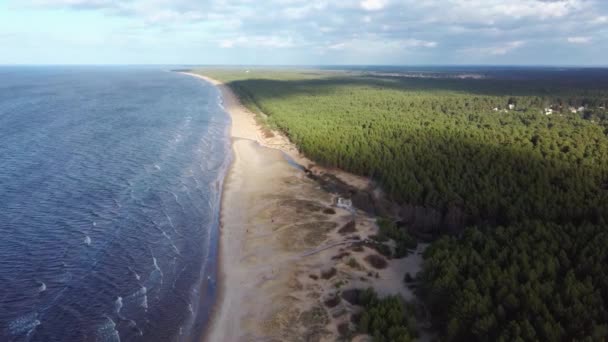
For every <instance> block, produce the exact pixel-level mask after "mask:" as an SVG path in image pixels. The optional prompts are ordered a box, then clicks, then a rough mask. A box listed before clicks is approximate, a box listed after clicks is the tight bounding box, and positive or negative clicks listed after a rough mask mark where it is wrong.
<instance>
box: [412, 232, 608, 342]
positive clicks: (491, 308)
mask: <svg viewBox="0 0 608 342" xmlns="http://www.w3.org/2000/svg"><path fill="white" fill-rule="evenodd" d="M606 246H608V231H607V230H606V227H600V226H597V225H591V224H583V225H580V226H575V225H572V224H567V225H556V224H547V223H542V222H525V223H522V224H518V225H516V226H510V227H504V228H503V227H498V228H492V229H484V230H480V229H477V228H469V229H467V230H466V231H465V233H464V236H463V237H462V239H456V238H453V237H444V238H442V239H440V240H439V241H437V242H435V243H433V244H432V245H431V247H430V248H429V249H428V250H427V251H426V255H425V257H426V259H427V261H426V262H427V264H426V267H425V270H424V272H423V273H422V274H421V275H420V276H419V278H420V280H421V281H422V282H423V284H424V286H423V288H422V289H423V290H422V292H423V294H424V297H425V298H426V299H427V303H428V305H429V307H430V309H431V311H432V312H433V313H434V317H436V320H437V323H438V326H440V327H442V328H443V330H444V331H443V334H444V336H445V337H446V339H447V340H451V341H453V340H457V341H482V340H485V341H516V340H526V341H533V340H540V341H575V340H583V339H585V338H589V340H593V341H600V340H605V339H606V338H608V267H607V266H606V265H608V249H606Z"/></svg>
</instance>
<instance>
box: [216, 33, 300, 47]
mask: <svg viewBox="0 0 608 342" xmlns="http://www.w3.org/2000/svg"><path fill="white" fill-rule="evenodd" d="M219 46H220V47H221V48H224V49H229V48H235V47H247V48H260V47H262V48H289V47H293V46H294V42H293V39H292V38H291V37H280V36H249V37H245V36H241V37H236V38H233V39H223V40H220V41H219Z"/></svg>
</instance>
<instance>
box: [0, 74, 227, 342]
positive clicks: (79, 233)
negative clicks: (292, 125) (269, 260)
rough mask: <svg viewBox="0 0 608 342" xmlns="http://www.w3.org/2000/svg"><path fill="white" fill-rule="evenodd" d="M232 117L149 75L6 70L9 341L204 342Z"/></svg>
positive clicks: (0, 140) (0, 195)
mask: <svg viewBox="0 0 608 342" xmlns="http://www.w3.org/2000/svg"><path fill="white" fill-rule="evenodd" d="M229 124H230V119H229V117H228V116H227V114H226V113H225V111H224V109H223V107H222V102H221V95H220V93H219V91H218V90H217V89H216V88H215V87H213V86H212V85H210V84H208V83H205V82H203V81H202V80H199V79H196V78H194V77H190V76H187V75H183V74H179V73H175V72H170V71H169V70H168V69H165V68H161V67H158V68H152V67H147V68H144V67H141V68H139V67H89V66H87V67H85V66H80V67H78V66H76V67H67V66H54V67H49V66H28V67H0V341H45V342H49V341H62V342H69V341H101V342H110V341H112V342H114V341H194V340H197V339H198V338H199V336H201V334H202V333H203V332H204V330H205V326H206V324H207V322H208V320H209V317H210V314H211V310H212V308H213V304H214V302H215V296H216V286H217V285H216V268H217V253H218V246H217V244H218V231H219V212H220V198H221V193H222V183H223V179H224V176H225V174H226V170H227V168H228V165H229V163H230V158H231V154H230V141H229V135H228V130H229Z"/></svg>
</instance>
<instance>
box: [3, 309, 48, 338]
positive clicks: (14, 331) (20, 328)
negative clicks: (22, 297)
mask: <svg viewBox="0 0 608 342" xmlns="http://www.w3.org/2000/svg"><path fill="white" fill-rule="evenodd" d="M40 324H41V323H40V321H39V320H38V313H36V312H34V313H30V314H27V315H24V316H21V317H18V318H16V319H14V320H13V321H11V322H10V323H9V324H8V333H9V334H10V335H13V336H18V335H23V334H26V335H27V336H30V335H31V334H32V333H33V332H34V330H35V329H36V327H37V326H39V325H40Z"/></svg>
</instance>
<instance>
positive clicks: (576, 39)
mask: <svg viewBox="0 0 608 342" xmlns="http://www.w3.org/2000/svg"><path fill="white" fill-rule="evenodd" d="M567 40H568V43H572V44H589V43H591V37H582V36H581V37H568V39H567Z"/></svg>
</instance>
